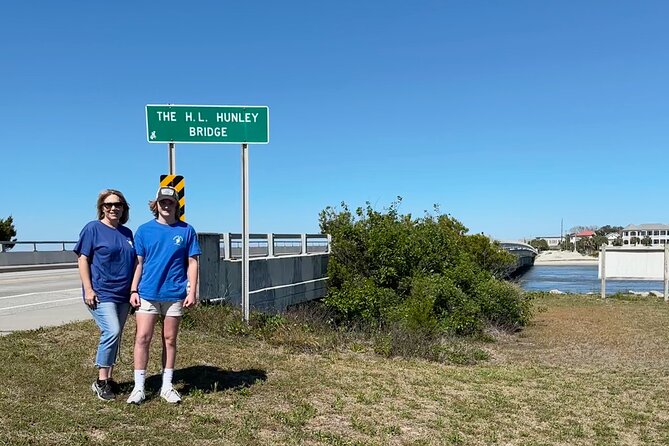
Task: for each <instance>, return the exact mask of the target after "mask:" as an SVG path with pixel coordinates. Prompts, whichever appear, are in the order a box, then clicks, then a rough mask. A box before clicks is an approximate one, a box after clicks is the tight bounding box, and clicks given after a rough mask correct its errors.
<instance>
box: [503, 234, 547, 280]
mask: <svg viewBox="0 0 669 446" xmlns="http://www.w3.org/2000/svg"><path fill="white" fill-rule="evenodd" d="M499 244H500V246H501V247H502V248H504V249H506V250H507V251H509V252H510V253H511V254H513V255H515V256H516V269H514V270H513V271H512V272H511V273H510V274H509V277H517V276H519V275H521V274H523V273H524V272H525V271H527V270H528V269H529V268H531V267H532V266H533V265H534V259H535V257H536V256H537V255H538V254H539V251H538V250H537V249H536V248H535V247H533V246H531V245H528V244H527V243H523V242H509V241H503V242H499Z"/></svg>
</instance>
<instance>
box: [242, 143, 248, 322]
mask: <svg viewBox="0 0 669 446" xmlns="http://www.w3.org/2000/svg"><path fill="white" fill-rule="evenodd" d="M242 311H243V313H244V316H243V317H244V321H245V322H247V323H248V321H249V145H248V144H242Z"/></svg>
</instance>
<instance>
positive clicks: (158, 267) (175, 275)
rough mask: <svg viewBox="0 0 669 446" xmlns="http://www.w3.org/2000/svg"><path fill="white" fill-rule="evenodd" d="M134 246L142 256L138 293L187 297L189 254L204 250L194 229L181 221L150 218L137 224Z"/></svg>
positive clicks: (171, 298)
mask: <svg viewBox="0 0 669 446" xmlns="http://www.w3.org/2000/svg"><path fill="white" fill-rule="evenodd" d="M135 247H136V248H137V255H138V256H140V257H142V259H143V262H142V277H141V279H140V281H139V287H138V288H139V289H138V291H139V295H140V296H141V297H142V298H143V299H147V300H159V301H175V300H181V299H185V298H186V294H187V285H188V275H187V271H188V258H189V257H196V256H199V255H200V254H201V251H200V244H199V243H198V241H197V233H196V232H195V229H194V228H193V227H192V226H191V225H189V224H188V223H185V222H182V221H177V222H176V223H174V224H171V225H165V224H161V223H158V221H156V220H151V221H149V222H147V223H144V224H143V225H141V226H140V227H139V228H137V233H136V234H135Z"/></svg>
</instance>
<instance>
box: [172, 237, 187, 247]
mask: <svg viewBox="0 0 669 446" xmlns="http://www.w3.org/2000/svg"><path fill="white" fill-rule="evenodd" d="M172 240H174V244H175V245H178V246H181V244H182V243H183V242H184V238H183V237H182V236H180V235H175V236H174V238H172Z"/></svg>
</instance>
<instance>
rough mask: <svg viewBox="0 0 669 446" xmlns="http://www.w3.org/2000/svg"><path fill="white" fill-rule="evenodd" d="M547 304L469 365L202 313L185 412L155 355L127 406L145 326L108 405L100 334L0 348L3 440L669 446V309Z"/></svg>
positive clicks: (74, 333)
mask: <svg viewBox="0 0 669 446" xmlns="http://www.w3.org/2000/svg"><path fill="white" fill-rule="evenodd" d="M536 305H537V308H538V310H539V311H538V312H537V314H536V316H535V317H534V321H533V323H532V324H531V326H529V327H527V328H526V329H525V330H523V331H522V332H519V333H516V334H514V335H509V334H505V333H493V337H494V339H495V341H494V342H484V341H470V342H471V344H472V345H470V347H472V348H477V349H483V350H485V351H486V352H487V353H488V359H487V360H482V361H478V362H476V363H475V364H470V365H457V364H440V363H434V362H428V361H424V360H416V359H398V358H385V357H382V356H379V355H377V354H375V353H374V351H373V348H372V346H371V345H370V344H368V343H365V342H362V341H355V342H344V343H334V344H332V345H334V347H332V346H330V345H331V342H330V341H328V340H327V338H324V337H323V336H322V335H321V334H319V333H317V332H312V331H310V329H309V327H305V326H299V325H296V324H292V325H291V324H285V325H282V326H281V327H280V330H278V331H277V333H280V335H276V334H275V335H271V336H256V335H248V334H243V333H242V334H238V333H236V331H243V329H239V327H235V326H232V327H227V326H225V324H227V323H228V322H226V319H225V318H224V317H223V316H221V322H220V323H214V325H212V319H213V320H215V319H216V318H217V317H218V313H217V312H220V311H221V310H220V309H217V308H200V309H198V310H196V313H195V316H194V319H193V320H194V321H195V322H193V321H192V320H191V322H190V323H189V324H187V325H188V326H189V327H190V328H187V329H185V330H184V331H183V332H182V333H181V334H180V339H179V342H180V351H179V357H178V365H177V372H176V374H175V382H176V388H177V389H178V390H180V391H181V393H182V395H183V403H182V404H180V405H178V406H169V405H167V404H166V403H164V402H163V401H162V400H161V399H160V398H159V397H158V396H157V393H156V392H157V390H158V387H159V386H160V379H159V377H158V376H157V373H158V370H159V365H158V363H157V361H156V360H157V359H159V352H158V351H157V350H154V351H153V352H152V358H151V364H150V369H149V371H148V375H149V376H150V378H149V380H148V382H147V387H148V390H149V394H148V400H147V402H146V403H145V404H143V405H141V406H129V405H127V404H125V398H126V397H127V395H128V393H129V391H130V388H131V386H132V383H131V380H132V370H131V369H132V365H131V357H132V347H131V341H132V339H131V338H132V335H131V333H132V331H133V330H134V325H133V322H132V320H130V321H129V324H128V327H127V329H126V333H127V335H126V338H125V339H124V341H123V352H122V353H123V361H122V363H120V364H119V365H118V368H117V374H116V378H117V380H118V381H120V383H121V386H122V391H123V394H122V395H120V396H119V398H118V399H117V400H116V401H114V402H111V403H104V402H102V401H99V400H97V399H96V398H95V397H94V395H93V393H92V392H91V390H90V383H91V382H92V380H93V378H94V376H95V373H96V372H95V369H94V368H93V366H92V364H91V361H92V357H93V353H94V349H95V346H96V342H97V336H98V335H97V329H96V327H95V325H94V323H93V322H91V321H89V322H82V323H76V324H69V325H65V326H62V327H57V328H53V329H46V330H37V331H33V332H27V333H16V334H12V335H9V336H5V337H0V444H8V445H28V444H35V445H38V444H44V445H88V444H92V445H96V444H100V445H108V444H114V445H138V444H146V445H149V444H151V445H186V444H187V445H192V446H196V445H214V444H221V445H273V444H276V445H301V444H305V445H488V444H490V445H493V444H499V445H597V444H599V445H615V444H619V445H652V444H658V445H659V444H663V445H667V444H669V342H668V341H669V305H667V304H665V303H664V302H662V301H661V300H660V299H654V298H646V299H630V300H626V299H608V300H606V301H602V300H600V299H598V298H596V297H592V296H540V297H538V298H537V299H536ZM198 318H209V322H208V323H207V324H199V323H197V320H198ZM216 324H218V325H219V326H218V328H216V329H212V327H216ZM203 327H207V329H204V328H203ZM296 339H299V342H297V341H296ZM155 341H156V339H154V345H155V346H156V347H157V343H156V342H155Z"/></svg>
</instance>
